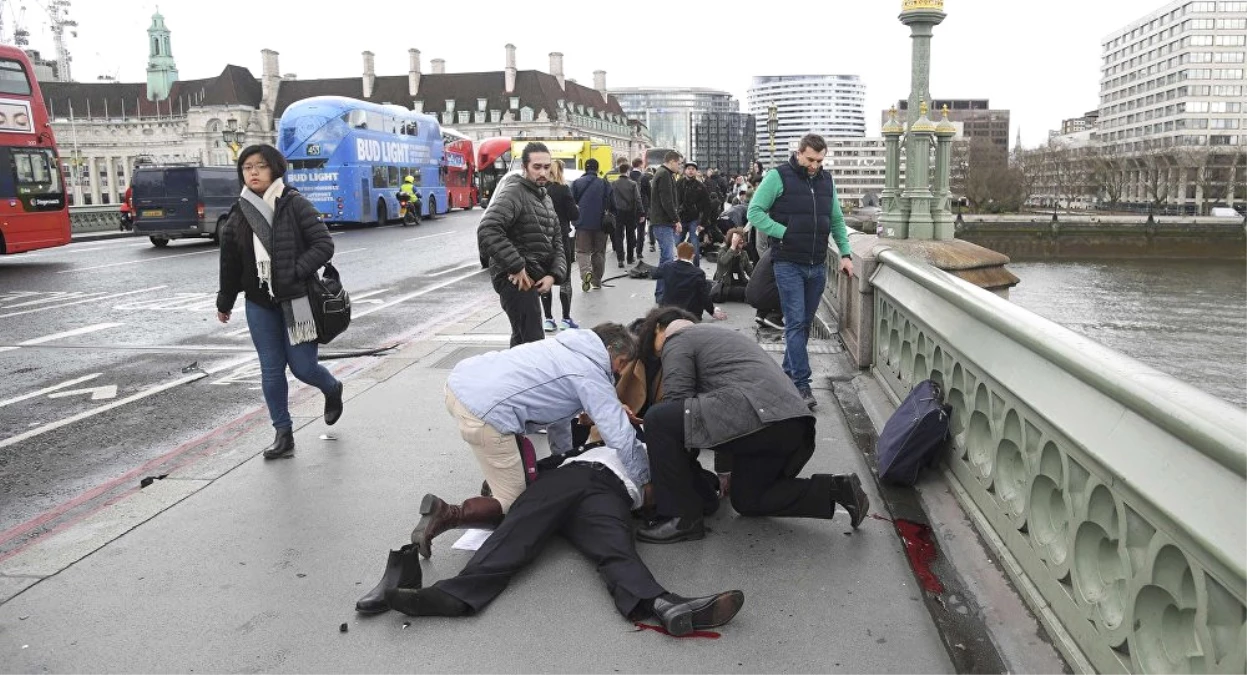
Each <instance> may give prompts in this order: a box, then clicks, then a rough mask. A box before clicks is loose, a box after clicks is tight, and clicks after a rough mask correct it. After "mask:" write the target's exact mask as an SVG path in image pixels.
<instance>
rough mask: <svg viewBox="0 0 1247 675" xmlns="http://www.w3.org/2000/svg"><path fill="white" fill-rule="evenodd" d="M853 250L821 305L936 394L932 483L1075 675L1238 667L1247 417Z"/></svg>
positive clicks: (877, 249) (957, 284) (976, 292)
mask: <svg viewBox="0 0 1247 675" xmlns="http://www.w3.org/2000/svg"><path fill="white" fill-rule="evenodd" d="M854 239H857V237H854ZM871 239H873V238H871ZM861 240H862V241H866V240H867V238H866V237H862V238H861ZM885 241H886V240H885ZM879 244H884V242H882V241H881V242H879ZM854 249H855V262H856V263H857V266H858V272H859V276H858V277H857V278H856V279H854V280H849V279H847V278H845V277H843V275H841V276H840V279H839V282H838V283H832V284H829V285H828V295H827V298H826V300H827V301H828V302H829V303H830V304H831V305H832V306H833V307H838V308H839V311H840V318H841V323H842V325H843V326H844V327H843V329H842V335H846V343H848V344H849V346H850V352H851V353H853V354H854V355H855V357H856V358H858V362H859V365H861V366H862V367H866V366H871V365H873V368H874V372H875V375H876V377H877V378H878V379H879V380H881V381H882V382H884V383H886V386H887V388H888V389H889V390H890V391H891V393H892V394H893V395H895V396H896V398H897V400H899V399H900V398H903V397H904V396H905V395H906V394H907V393H908V391H909V390H910V388H911V387H912V386H913V385H914V384H916V383H917V382H920V381H922V380H924V379H928V378H930V379H933V380H936V381H937V382H939V383H941V385H942V386H943V388H944V391H945V396H946V401H947V402H948V403H949V404H951V406H952V409H953V413H952V428H953V432H954V439H953V443H952V448H951V450H950V452H949V453H948V454H947V456H946V458H945V462H944V476H945V478H946V479H947V480H948V481H949V483H950V485H951V487H952V488H953V491H954V492H955V493H956V494H957V496H958V498H959V500H960V501H961V503H962V505H963V506H964V507H965V509H966V511H967V513H968V514H969V515H970V517H971V519H972V520H973V521H974V522H975V523H976V525H977V526H978V529H979V531H980V532H981V533H982V535H983V536H984V539H986V540H987V541H988V543H989V544H990V545H991V546H992V547H993V548H994V549H996V554H997V555H998V557H999V560H1000V563H1001V566H1002V567H1003V568H1004V569H1005V570H1006V571H1007V572H1008V573H1009V574H1010V576H1011V577H1012V579H1013V581H1014V583H1015V585H1016V587H1017V588H1018V590H1019V592H1020V593H1021V594H1022V595H1023V596H1024V597H1025V598H1026V599H1027V601H1028V602H1029V603H1030V605H1031V608H1032V610H1033V611H1034V612H1035V614H1036V615H1037V616H1038V617H1039V618H1040V619H1041V621H1043V622H1044V623H1045V625H1046V627H1047V628H1048V630H1049V632H1050V633H1051V635H1052V637H1053V640H1054V642H1055V643H1056V645H1057V646H1058V648H1060V649H1061V651H1062V652H1063V653H1064V655H1065V656H1066V658H1067V659H1068V661H1069V663H1070V664H1071V666H1073V667H1074V668H1075V670H1078V671H1098V672H1132V673H1142V672H1217V673H1243V672H1245V671H1247V574H1245V570H1244V568H1245V565H1247V523H1245V522H1244V511H1243V508H1244V504H1247V440H1245V438H1244V432H1245V431H1247V413H1245V412H1244V411H1243V410H1241V409H1239V408H1237V407H1235V406H1233V405H1231V404H1229V403H1227V402H1225V401H1222V400H1221V399H1218V398H1216V397H1214V396H1211V395H1209V394H1206V393H1204V392H1202V391H1200V390H1198V389H1196V388H1194V387H1192V386H1190V385H1187V384H1185V383H1183V382H1180V381H1178V380H1177V379H1175V378H1173V377H1171V376H1169V375H1166V374H1163V373H1161V372H1159V371H1156V370H1154V369H1152V368H1150V367H1148V366H1145V365H1144V364H1142V363H1139V362H1138V361H1135V360H1134V359H1131V358H1129V357H1126V356H1124V355H1122V354H1119V353H1117V352H1115V351H1113V350H1111V349H1108V348H1107V347H1104V346H1102V345H1100V344H1098V343H1096V342H1094V341H1092V340H1090V339H1087V338H1085V337H1082V336H1080V335H1078V334H1076V333H1074V332H1072V331H1070V330H1068V329H1066V328H1063V327H1061V326H1059V325H1057V324H1055V323H1053V322H1051V321H1048V320H1046V319H1043V318H1042V317H1039V316H1037V315H1035V314H1033V313H1031V312H1029V311H1027V310H1024V309H1022V308H1020V307H1017V306H1015V305H1013V304H1011V303H1009V302H1008V301H1007V300H1005V299H1003V298H1001V297H998V296H997V295H995V294H993V293H990V292H988V291H985V290H983V289H981V288H979V287H977V286H975V285H974V284H973V283H969V282H967V281H966V280H964V279H961V278H957V277H956V276H953V275H951V274H947V273H945V272H942V271H940V270H937V269H935V268H934V267H931V266H929V265H926V264H924V263H920V262H915V261H914V260H912V259H910V258H907V257H905V256H903V255H901V254H900V253H898V252H897V251H891V250H887V247H886V245H879V246H874V247H873V248H872V250H871V251H870V252H869V255H867V256H865V257H866V258H867V259H865V260H863V259H862V256H861V254H860V251H859V247H858V246H855V247H854ZM845 324H856V329H854V327H853V326H852V325H845ZM853 335H856V339H855V341H853V338H851V337H850V336H853ZM853 347H856V350H855V349H853Z"/></svg>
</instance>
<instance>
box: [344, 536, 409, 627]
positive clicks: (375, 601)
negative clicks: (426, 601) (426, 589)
mask: <svg viewBox="0 0 1247 675" xmlns="http://www.w3.org/2000/svg"><path fill="white" fill-rule="evenodd" d="M423 583H424V575H423V574H422V573H421V571H420V558H419V555H418V553H417V551H416V545H415V544H407V545H406V546H404V547H402V548H400V549H398V550H397V551H390V557H389V558H388V559H387V560H386V562H385V573H384V574H382V575H381V581H380V582H378V583H377V585H376V586H375V587H374V588H373V589H372V590H371V591H368V593H366V594H365V595H364V597H362V598H360V599H359V600H358V601H356V603H355V611H357V612H359V613H360V614H376V613H378V612H384V611H386V610H388V609H389V608H390V606H389V604H387V603H386V601H385V592H386V591H388V590H390V589H392V588H420V586H421V585H422V584H423Z"/></svg>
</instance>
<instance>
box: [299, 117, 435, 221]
mask: <svg viewBox="0 0 1247 675" xmlns="http://www.w3.org/2000/svg"><path fill="white" fill-rule="evenodd" d="M277 143H278V148H279V149H280V150H281V152H282V154H283V155H285V157H286V161H288V162H289V163H290V168H289V170H288V171H287V172H286V176H285V181H286V182H287V183H288V184H290V185H292V186H293V187H295V188H298V190H299V191H300V192H302V193H303V196H304V197H307V199H308V200H309V201H311V202H312V204H314V205H316V208H317V210H319V211H320V213H321V216H322V217H323V218H324V219H325V222H327V223H378V224H384V223H385V222H386V221H388V220H389V219H391V218H397V217H398V198H397V196H396V195H397V193H398V189H399V187H401V186H402V184H403V179H404V178H405V177H406V176H412V177H414V178H415V186H416V188H415V189H416V192H418V193H419V194H420V199H421V210H422V211H424V215H426V216H432V215H435V214H438V213H446V212H447V211H449V210H450V200H449V199H447V198H446V187H445V185H443V183H442V178H441V172H440V169H441V165H442V163H443V162H444V153H443V145H442V130H441V126H440V125H439V124H438V123H437V119H436V118H434V117H431V116H429V115H423V114H420V113H416V112H413V111H411V110H407V109H406V108H403V107H402V106H397V105H377V104H375V103H369V102H367V101H359V100H356V99H352V98H346V97H342V96H317V97H314V98H308V99H304V100H302V101H299V102H297V103H294V104H293V105H291V106H290V107H289V108H286V112H285V113H283V114H282V116H281V122H280V123H279V124H278V140H277Z"/></svg>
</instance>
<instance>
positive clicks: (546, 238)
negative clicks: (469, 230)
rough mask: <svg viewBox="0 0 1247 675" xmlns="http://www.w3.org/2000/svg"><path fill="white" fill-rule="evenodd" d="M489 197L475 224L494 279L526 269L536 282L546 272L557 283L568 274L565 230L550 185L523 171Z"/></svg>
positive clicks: (478, 240) (482, 253) (507, 180)
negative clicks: (556, 209) (485, 207)
mask: <svg viewBox="0 0 1247 675" xmlns="http://www.w3.org/2000/svg"><path fill="white" fill-rule="evenodd" d="M505 181H506V182H505V183H504V184H503V186H502V187H501V188H499V189H498V191H497V192H495V193H494V196H493V199H491V200H490V202H489V208H488V209H487V210H486V211H485V215H484V216H481V223H480V225H478V226H477V228H476V241H477V246H478V247H479V248H480V253H481V256H482V257H485V258H488V259H489V274H490V276H491V277H493V279H494V281H495V283H497V281H498V280H499V279H502V278H505V277H506V276H507V275H508V274H518V273H519V272H520V270H528V276H529V277H530V278H531V279H532V280H533V281H534V282H535V281H538V280H540V279H541V278H542V277H544V276H546V275H547V274H548V275H550V276H551V277H554V283H556V284H561V283H563V281H564V280H565V279H566V278H567V258H566V257H565V256H564V252H563V241H564V239H563V232H562V228H560V226H559V217H558V214H557V213H556V212H555V210H554V203H553V202H551V201H550V197H549V195H547V194H546V189H545V188H543V187H540V186H538V185H537V184H536V183H534V182H532V181H530V180H528V179H527V178H524V177H523V176H518V175H517V176H512V177H510V178H507V179H505Z"/></svg>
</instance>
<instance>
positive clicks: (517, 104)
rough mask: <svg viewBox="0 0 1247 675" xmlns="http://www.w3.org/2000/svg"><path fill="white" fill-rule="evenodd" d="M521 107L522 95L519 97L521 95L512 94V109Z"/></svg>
mask: <svg viewBox="0 0 1247 675" xmlns="http://www.w3.org/2000/svg"><path fill="white" fill-rule="evenodd" d="M519 107H520V97H519V96H512V97H511V110H516V109H518V108H519Z"/></svg>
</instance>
